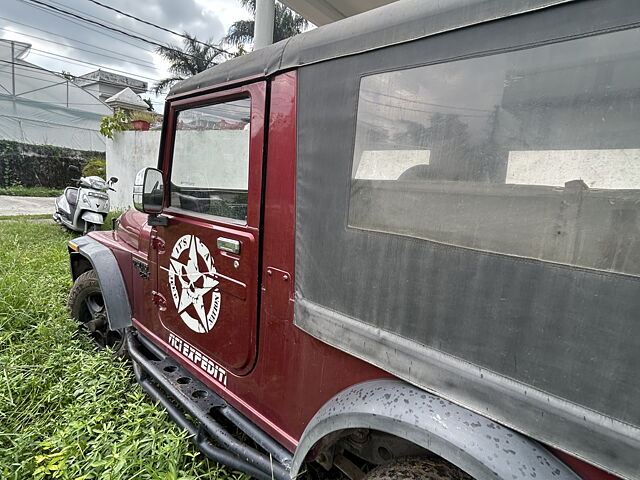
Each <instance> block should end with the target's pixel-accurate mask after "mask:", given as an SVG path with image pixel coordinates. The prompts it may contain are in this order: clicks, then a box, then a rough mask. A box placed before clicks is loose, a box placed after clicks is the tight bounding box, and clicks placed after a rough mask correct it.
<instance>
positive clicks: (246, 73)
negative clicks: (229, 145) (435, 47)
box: [169, 0, 575, 96]
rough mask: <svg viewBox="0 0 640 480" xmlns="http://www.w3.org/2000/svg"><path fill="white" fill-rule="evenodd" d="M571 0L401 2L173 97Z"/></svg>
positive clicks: (185, 85) (222, 68) (280, 47)
mask: <svg viewBox="0 0 640 480" xmlns="http://www.w3.org/2000/svg"><path fill="white" fill-rule="evenodd" d="M571 1H575V0H400V1H398V2H394V3H391V4H389V5H385V6H383V7H380V8H377V9H374V10H370V11H368V12H365V13H362V14H359V15H355V16H353V17H349V18H346V19H344V20H340V21H338V22H334V23H331V24H329V25H325V26H323V27H319V28H316V29H314V30H311V31H309V32H306V33H302V34H300V35H296V36H294V37H291V38H288V39H286V40H282V41H280V42H278V43H275V44H273V45H269V46H267V47H265V48H261V49H259V50H257V51H254V52H252V53H249V54H247V55H243V56H241V57H237V58H234V59H231V60H228V61H226V62H224V63H221V64H220V65H216V66H215V67H212V68H210V69H208V70H205V71H204V72H201V73H199V74H197V75H195V76H193V77H191V78H188V79H186V80H183V81H181V82H179V83H177V84H176V85H175V86H174V87H173V88H172V89H171V91H170V93H169V96H174V95H179V94H184V93H188V92H191V91H194V90H199V89H203V88H208V87H212V86H215V85H219V84H223V83H228V82H233V81H235V80H240V79H243V78H247V77H256V76H269V75H273V74H275V73H278V72H281V71H284V70H290V69H293V68H297V67H301V66H303V65H309V64H313V63H318V62H323V61H326V60H331V59H334V58H339V57H345V56H349V55H356V54H358V53H363V52H366V51H370V50H375V49H379V48H384V47H387V46H389V45H396V44H399V43H405V42H410V41H413V40H417V39H419V38H424V37H428V36H431V35H436V34H438V33H443V32H446V31H450V30H455V29H458V28H462V27H466V26H470V25H475V24H479V23H483V22H487V21H491V20H497V19H500V18H504V17H510V16H512V15H519V14H522V13H526V12H530V11H533V10H539V9H542V8H547V7H551V6H554V5H559V4H563V3H569V2H571Z"/></svg>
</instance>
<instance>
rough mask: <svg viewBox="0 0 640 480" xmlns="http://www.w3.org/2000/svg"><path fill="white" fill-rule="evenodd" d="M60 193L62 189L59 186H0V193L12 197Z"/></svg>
mask: <svg viewBox="0 0 640 480" xmlns="http://www.w3.org/2000/svg"><path fill="white" fill-rule="evenodd" d="M61 193H62V189H60V188H47V187H23V186H22V185H14V186H11V187H0V195H10V196H13V197H15V196H20V197H57V196H58V195H60V194H61Z"/></svg>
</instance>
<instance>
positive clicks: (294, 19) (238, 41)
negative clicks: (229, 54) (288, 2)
mask: <svg viewBox="0 0 640 480" xmlns="http://www.w3.org/2000/svg"><path fill="white" fill-rule="evenodd" d="M240 3H241V4H242V6H243V7H245V8H246V9H247V10H249V11H250V12H251V13H252V14H253V15H254V17H255V14H256V0H240ZM274 22H275V23H274V26H273V41H274V42H279V41H280V40H284V39H285V38H289V37H292V36H294V35H297V34H299V33H301V32H302V31H303V30H304V29H305V28H307V26H308V25H309V22H307V21H306V20H305V19H304V18H303V17H301V16H300V15H298V14H297V13H295V12H294V11H293V10H290V9H288V8H287V7H285V6H284V5H282V4H281V3H279V2H276V10H275V16H274ZM254 28H255V22H254V21H253V20H238V21H237V22H234V23H233V25H231V28H229V32H228V33H227V36H226V37H225V38H224V40H225V41H226V42H227V43H229V44H231V45H235V46H236V47H239V48H244V44H245V43H250V42H253V32H254Z"/></svg>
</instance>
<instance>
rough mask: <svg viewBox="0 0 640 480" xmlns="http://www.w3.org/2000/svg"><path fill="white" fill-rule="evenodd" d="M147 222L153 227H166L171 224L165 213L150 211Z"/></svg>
mask: <svg viewBox="0 0 640 480" xmlns="http://www.w3.org/2000/svg"><path fill="white" fill-rule="evenodd" d="M147 224H148V225H150V226H152V227H166V226H167V225H169V217H165V216H164V215H159V214H157V213H150V214H149V219H148V220H147Z"/></svg>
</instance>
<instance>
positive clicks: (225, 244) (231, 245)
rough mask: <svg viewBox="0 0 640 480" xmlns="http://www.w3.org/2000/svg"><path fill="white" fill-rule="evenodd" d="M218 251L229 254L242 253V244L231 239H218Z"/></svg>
mask: <svg viewBox="0 0 640 480" xmlns="http://www.w3.org/2000/svg"><path fill="white" fill-rule="evenodd" d="M218 249H219V250H222V251H224V252H229V253H236V254H239V253H240V242H239V241H238V240H233V239H231V238H225V237H218Z"/></svg>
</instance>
